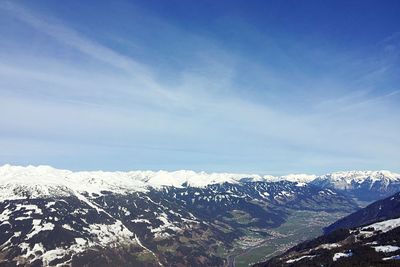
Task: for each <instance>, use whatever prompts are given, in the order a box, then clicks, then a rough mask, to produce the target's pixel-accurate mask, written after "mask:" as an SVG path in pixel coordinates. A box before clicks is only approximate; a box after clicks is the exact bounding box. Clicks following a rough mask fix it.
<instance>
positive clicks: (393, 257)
mask: <svg viewBox="0 0 400 267" xmlns="http://www.w3.org/2000/svg"><path fill="white" fill-rule="evenodd" d="M382 260H384V261H388V260H400V255H395V256H391V257H387V258H383V259H382Z"/></svg>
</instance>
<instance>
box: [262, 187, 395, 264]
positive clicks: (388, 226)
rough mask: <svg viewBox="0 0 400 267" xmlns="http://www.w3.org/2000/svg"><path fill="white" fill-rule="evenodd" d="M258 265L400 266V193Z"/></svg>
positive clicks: (362, 210)
mask: <svg viewBox="0 0 400 267" xmlns="http://www.w3.org/2000/svg"><path fill="white" fill-rule="evenodd" d="M327 232H328V234H326V235H323V236H320V237H318V238H316V239H313V240H310V241H306V242H304V243H301V244H299V245H297V246H295V247H293V248H291V249H289V250H288V251H287V252H285V253H284V254H282V255H280V256H277V257H275V258H272V259H270V260H269V261H267V262H264V263H259V264H256V266H274V267H277V266H400V193H397V194H395V195H393V196H391V197H389V198H386V199H383V200H380V201H377V202H374V203H373V204H371V205H369V206H367V207H366V208H363V209H361V210H359V211H357V212H355V213H352V214H351V215H349V216H347V217H345V218H343V219H341V220H339V221H337V222H336V223H334V224H332V225H331V226H329V227H328V228H327Z"/></svg>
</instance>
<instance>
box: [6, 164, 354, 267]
mask: <svg viewBox="0 0 400 267" xmlns="http://www.w3.org/2000/svg"><path fill="white" fill-rule="evenodd" d="M291 179H295V178H293V177H292V178H291ZM299 179H300V180H299V181H301V182H291V181H287V180H284V179H283V178H280V177H278V178H275V177H270V176H265V177H262V176H258V175H241V174H226V173H223V174H206V173H195V172H191V171H178V172H164V171H160V172H151V171H132V172H102V171H97V172H71V171H67V170H57V169H54V168H51V167H48V166H39V167H33V166H28V167H18V166H10V165H5V166H3V167H0V255H1V257H0V265H5V266H42V265H44V266H65V265H67V266H83V265H86V266H110V265H116V266H126V265H128V264H134V265H144V266H158V265H165V266H178V265H182V266H223V265H225V264H226V262H227V261H226V257H227V255H228V254H229V252H230V251H231V250H232V249H233V248H234V244H235V242H236V240H238V239H239V238H243V237H246V236H247V235H249V233H250V234H251V236H254V235H255V234H257V235H259V236H265V235H266V233H265V229H270V228H274V227H277V226H279V225H281V224H282V223H284V222H285V221H286V219H287V217H288V215H289V214H290V213H291V212H292V211H293V210H307V211H324V212H333V211H339V210H340V211H347V212H351V211H354V210H355V209H356V208H357V205H356V204H355V203H354V202H353V200H352V199H351V198H349V197H348V196H346V195H344V194H342V193H340V192H338V191H336V190H334V189H323V188H320V187H317V186H315V185H312V184H311V183H305V182H308V181H309V180H311V179H312V178H310V177H305V176H301V177H299ZM221 249H222V251H223V252H221Z"/></svg>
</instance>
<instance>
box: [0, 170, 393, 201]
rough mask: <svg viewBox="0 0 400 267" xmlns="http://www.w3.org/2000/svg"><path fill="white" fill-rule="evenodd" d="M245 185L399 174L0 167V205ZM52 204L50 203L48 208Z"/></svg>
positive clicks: (344, 181) (342, 181)
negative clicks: (86, 195)
mask: <svg viewBox="0 0 400 267" xmlns="http://www.w3.org/2000/svg"><path fill="white" fill-rule="evenodd" d="M243 179H246V180H248V181H268V182H276V181H282V180H287V181H291V182H297V186H305V185H306V184H307V183H309V182H312V181H316V180H324V179H325V180H329V181H331V182H333V183H337V184H338V188H346V187H347V186H349V185H350V184H351V182H352V181H356V182H361V181H364V180H366V179H370V180H373V181H377V180H382V179H383V180H390V181H394V180H395V181H400V174H396V173H392V172H389V171H375V172H372V171H350V172H336V173H332V174H327V175H323V176H319V177H317V176H316V175H309V174H289V175H284V176H271V175H264V176H261V175H258V174H240V173H206V172H194V171H190V170H179V171H173V172H167V171H162V170H161V171H128V172H120V171H117V172H105V171H79V172H72V171H69V170H61V169H55V168H52V167H50V166H31V165H29V166H12V165H8V164H6V165H3V166H0V201H1V200H5V199H24V198H26V195H25V193H26V192H29V194H30V198H38V197H43V196H54V195H56V196H68V195H71V194H74V193H75V192H88V193H89V194H99V195H101V191H103V190H106V191H113V192H116V193H121V194H123V193H126V192H133V191H146V190H147V189H148V188H149V187H153V188H161V187H165V186H174V187H184V186H192V187H199V188H202V187H206V186H208V185H212V184H221V183H225V182H228V183H240V182H241V181H242V180H243ZM52 204H54V202H51V204H50V203H49V205H52Z"/></svg>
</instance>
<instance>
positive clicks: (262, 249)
mask: <svg viewBox="0 0 400 267" xmlns="http://www.w3.org/2000/svg"><path fill="white" fill-rule="evenodd" d="M346 215H347V213H343V212H335V213H327V212H314V211H293V212H292V214H291V215H290V217H289V218H288V220H287V221H286V222H285V223H284V224H282V225H281V226H280V227H278V228H275V229H270V230H268V231H267V233H268V234H269V235H270V236H269V237H268V238H267V239H264V240H259V239H258V238H257V237H253V239H254V243H255V244H254V245H253V246H244V245H243V243H238V244H237V249H235V250H234V251H233V252H232V253H231V254H230V255H229V256H228V266H229V267H244V266H249V264H252V263H256V262H260V261H265V260H267V259H269V258H271V257H273V256H276V255H278V254H280V253H282V252H284V251H286V250H287V249H289V248H291V247H293V246H294V245H296V244H298V243H300V242H302V241H305V240H307V239H311V238H314V237H317V236H319V235H321V234H322V228H323V227H325V226H327V225H329V224H331V223H333V222H335V221H336V220H338V219H339V218H341V217H343V216H346ZM251 238H252V235H251V233H249V236H247V237H246V239H247V241H248V240H251ZM247 243H249V242H247Z"/></svg>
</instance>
